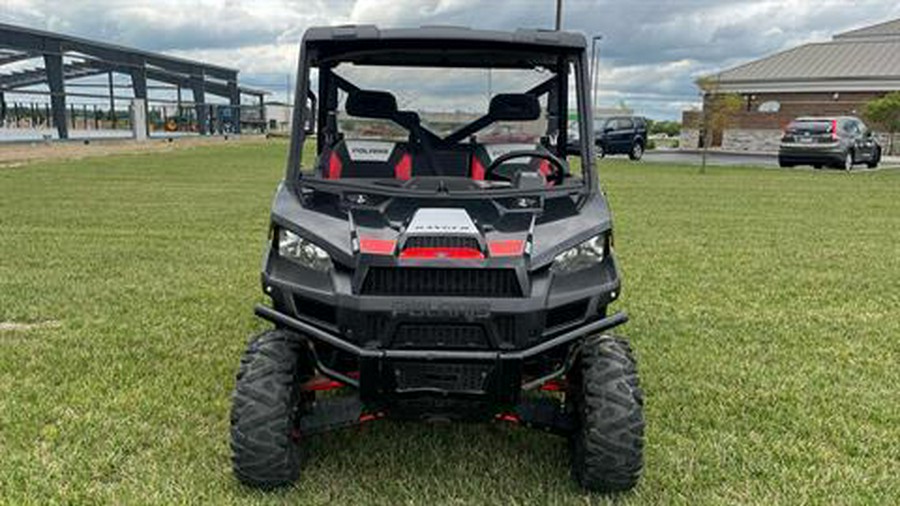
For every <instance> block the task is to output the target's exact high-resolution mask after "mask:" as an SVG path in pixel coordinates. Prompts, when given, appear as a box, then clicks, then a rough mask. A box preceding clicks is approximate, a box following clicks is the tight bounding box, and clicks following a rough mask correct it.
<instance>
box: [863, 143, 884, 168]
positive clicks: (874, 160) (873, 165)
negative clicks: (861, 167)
mask: <svg viewBox="0 0 900 506" xmlns="http://www.w3.org/2000/svg"><path fill="white" fill-rule="evenodd" d="M879 162H881V148H878V149H876V150H875V155H874V156H873V157H872V160H871V161H869V162H867V163H866V167H868V168H870V169H875V168H877V167H878V164H879Z"/></svg>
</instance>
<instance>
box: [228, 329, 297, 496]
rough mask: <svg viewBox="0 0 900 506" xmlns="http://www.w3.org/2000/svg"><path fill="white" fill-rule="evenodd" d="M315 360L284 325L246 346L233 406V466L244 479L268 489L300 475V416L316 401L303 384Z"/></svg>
mask: <svg viewBox="0 0 900 506" xmlns="http://www.w3.org/2000/svg"><path fill="white" fill-rule="evenodd" d="M314 363H315V361H314V359H313V358H312V354H311V353H310V350H309V348H308V346H307V344H306V341H305V340H304V339H303V338H302V337H300V336H298V335H297V334H294V333H293V332H289V331H286V330H269V331H266V332H263V333H262V334H260V335H259V337H257V338H256V339H254V340H253V341H252V342H251V343H250V345H249V346H248V347H247V351H246V352H245V353H244V356H243V358H241V366H240V370H239V371H238V374H237V384H236V385H235V389H234V397H233V399H232V406H231V450H232V466H233V469H234V474H235V476H236V477H237V478H238V480H240V481H241V482H242V483H244V484H246V485H250V486H253V487H259V488H265V489H270V488H275V487H282V486H286V485H290V484H291V483H293V482H294V481H295V480H296V479H297V478H298V476H299V475H300V467H301V465H302V463H303V460H304V458H303V457H304V453H305V452H304V448H303V446H304V445H302V439H303V438H302V434H300V430H299V427H300V418H301V417H302V416H303V415H304V414H306V413H308V412H309V410H310V409H311V406H312V403H313V402H314V397H312V395H314V394H313V393H312V392H304V391H303V388H302V386H303V384H304V383H306V381H308V380H309V379H310V378H312V376H313V374H314V373H315V369H314Z"/></svg>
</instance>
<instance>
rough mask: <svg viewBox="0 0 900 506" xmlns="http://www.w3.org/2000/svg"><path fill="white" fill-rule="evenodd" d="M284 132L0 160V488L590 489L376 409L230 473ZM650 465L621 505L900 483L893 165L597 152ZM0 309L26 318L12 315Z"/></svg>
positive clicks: (182, 495)
mask: <svg viewBox="0 0 900 506" xmlns="http://www.w3.org/2000/svg"><path fill="white" fill-rule="evenodd" d="M285 151H286V148H285V145H284V144H283V143H273V144H262V143H260V144H242V145H225V146H218V147H198V148H193V149H187V150H181V151H174V152H171V153H156V154H149V155H148V154H144V155H117V156H110V157H103V158H93V159H83V160H77V161H68V162H66V161H60V162H42V163H39V164H31V165H26V166H22V167H16V168H6V169H3V168H0V322H5V325H3V326H0V504H21V503H35V504H49V503H107V504H108V503H114V504H125V503H133V504H148V503H157V504H175V503H189V502H190V503H204V504H223V503H241V504H269V503H274V504H280V503H292V504H326V503H328V504H330V503H333V504H468V503H474V504H479V503H494V504H531V503H534V504H588V503H592V502H601V503H602V502H603V501H604V499H602V498H599V497H591V496H589V495H585V494H583V493H582V492H581V491H580V490H579V489H578V488H576V486H575V485H573V483H572V482H571V481H570V479H569V476H568V471H567V451H566V446H565V444H564V442H563V440H561V439H557V438H555V437H553V436H548V435H544V434H539V433H533V432H529V431H526V430H519V429H516V428H513V427H505V426H469V425H452V426H433V425H417V424H398V423H393V422H383V423H377V424H373V425H370V426H367V427H364V428H362V429H359V430H349V431H345V432H341V433H335V434H330V435H326V436H322V437H317V438H315V439H314V440H312V442H311V446H312V458H311V460H310V461H309V464H308V466H307V468H306V470H305V471H304V474H303V476H302V478H301V480H300V482H299V483H298V485H297V486H296V487H295V488H293V489H291V490H287V491H282V492H275V493H269V494H264V493H259V492H255V491H250V490H247V489H245V488H242V487H241V486H239V485H238V484H237V483H236V481H235V480H234V479H233V478H232V475H231V470H230V461H229V448H228V411H229V407H230V395H231V390H232V388H233V382H234V373H235V371H236V368H237V364H238V359H239V357H240V354H241V352H242V350H243V348H244V346H245V343H246V341H247V339H248V338H249V336H250V335H251V334H253V333H255V332H257V331H259V330H261V329H263V328H265V327H266V324H265V323H264V322H262V321H261V320H259V319H257V318H255V317H254V316H253V314H252V305H253V303H254V302H256V301H259V300H263V297H262V295H261V291H260V286H259V272H258V271H259V267H260V260H261V252H262V248H263V243H264V241H265V237H266V233H267V218H268V216H267V213H268V208H269V203H270V198H271V196H272V194H273V191H274V189H275V185H276V183H277V181H278V180H279V179H280V177H281V175H282V172H283V160H284V157H285ZM601 178H602V179H603V182H604V185H605V188H606V190H607V191H608V194H609V197H610V199H611V201H612V206H613V209H614V211H615V219H616V246H617V250H618V254H619V257H620V260H621V266H622V269H623V274H624V286H625V290H624V297H623V300H622V301H621V306H622V307H624V308H625V309H627V310H628V311H629V312H630V314H631V316H632V321H631V323H629V324H628V325H627V326H626V327H624V328H623V329H622V332H623V333H625V334H627V335H628V336H630V337H631V338H632V340H633V342H634V344H635V346H636V348H637V352H638V357H639V360H640V365H641V372H642V381H643V386H644V388H645V390H646V395H647V405H646V407H647V412H646V417H647V421H648V425H647V427H648V433H647V450H646V470H645V474H644V478H643V480H642V482H641V484H640V485H639V487H638V489H637V490H636V492H634V493H633V494H630V495H627V496H625V497H624V500H623V501H622V502H623V503H625V504H660V503H682V504H699V503H704V504H705V503H723V504H734V503H741V504H771V503H780V504H801V503H828V504H834V503H840V504H849V503H865V504H891V503H897V501H900V478H898V472H900V387H898V385H900V171H879V172H866V173H854V174H850V175H848V174H844V173H839V172H837V171H834V172H813V171H811V170H810V171H806V170H796V171H782V170H771V169H754V168H728V169H715V168H714V169H711V170H710V171H709V172H708V173H707V174H705V175H700V174H698V173H697V169H696V168H693V167H672V166H661V165H650V164H631V163H628V162H626V161H612V160H604V161H603V164H602V171H601ZM11 323H32V324H35V325H34V326H31V327H21V326H18V325H11Z"/></svg>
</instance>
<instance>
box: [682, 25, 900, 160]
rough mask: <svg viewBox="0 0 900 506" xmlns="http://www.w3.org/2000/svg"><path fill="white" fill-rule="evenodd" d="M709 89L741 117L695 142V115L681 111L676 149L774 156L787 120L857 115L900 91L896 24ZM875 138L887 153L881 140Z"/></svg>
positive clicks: (731, 72) (759, 64) (813, 47)
mask: <svg viewBox="0 0 900 506" xmlns="http://www.w3.org/2000/svg"><path fill="white" fill-rule="evenodd" d="M712 82H713V83H714V84H713V87H714V88H715V89H716V91H715V92H714V93H734V94H738V95H740V97H741V98H742V99H743V107H742V110H741V111H739V112H737V113H735V114H732V115H731V116H730V118H729V119H728V121H727V122H726V123H727V127H726V128H725V129H724V131H720V132H710V134H711V135H709V136H701V135H700V128H699V125H700V124H701V120H700V118H701V113H700V112H699V111H685V112H684V113H683V125H684V128H683V129H682V138H681V144H682V146H683V147H686V148H696V147H702V145H703V142H704V139H703V137H708V138H709V141H710V146H711V147H721V148H723V149H728V150H737V151H775V150H777V147H778V141H779V139H780V138H781V132H782V131H783V129H784V127H785V126H787V124H788V123H789V122H790V121H791V120H792V119H793V118H796V117H798V116H817V115H861V114H862V112H863V110H864V107H865V104H866V102H868V101H870V100H872V99H874V98H878V97H881V96H883V95H885V94H886V93H889V92H893V91H900V19H896V20H893V21H888V22H885V23H880V24H877V25H872V26H868V27H864V28H860V29H857V30H853V31H849V32H846V33H841V34H838V35H835V36H834V37H833V38H832V40H830V41H827V42H819V43H812V44H806V45H803V46H800V47H796V48H793V49H789V50H787V51H783V52H781V53H777V54H774V55H771V56H768V57H766V58H762V59H760V60H755V61H751V62H749V63H746V64H744V65H740V66H738V67H734V68H731V69H728V70H725V71H723V72H721V73H719V74H717V75H715V76H712ZM708 101H709V96H707V97H704V103H708ZM880 136H881V137H882V139H881V140H882V145H883V146H887V145H888V144H889V143H888V142H887V138H886V137H887V136H886V135H884V134H880ZM896 144H897V143H895V145H896Z"/></svg>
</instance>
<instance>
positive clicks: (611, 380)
mask: <svg viewBox="0 0 900 506" xmlns="http://www.w3.org/2000/svg"><path fill="white" fill-rule="evenodd" d="M569 385H570V391H569V396H571V401H572V402H571V403H570V406H571V408H572V409H573V411H574V413H573V415H574V418H575V422H576V429H575V432H574V434H573V435H572V436H571V438H570V441H569V442H570V447H571V451H572V476H573V477H574V478H575V481H577V482H578V484H579V485H581V486H582V487H584V488H585V489H587V490H591V491H595V492H601V493H615V492H624V491H627V490H630V489H632V488H634V486H635V485H636V484H637V482H638V479H639V478H640V475H641V470H642V469H643V462H644V461H643V448H644V414H643V405H644V394H643V392H642V391H641V389H640V386H639V383H638V373H637V364H636V361H635V359H634V356H633V354H632V351H631V347H630V346H629V344H628V342H627V341H625V340H623V339H619V338H615V337H611V336H602V337H599V338H596V339H594V340H590V341H588V342H587V343H585V346H584V348H583V350H582V352H581V356H580V358H579V360H578V362H576V364H575V366H574V368H573V371H572V374H571V375H570V378H569Z"/></svg>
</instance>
